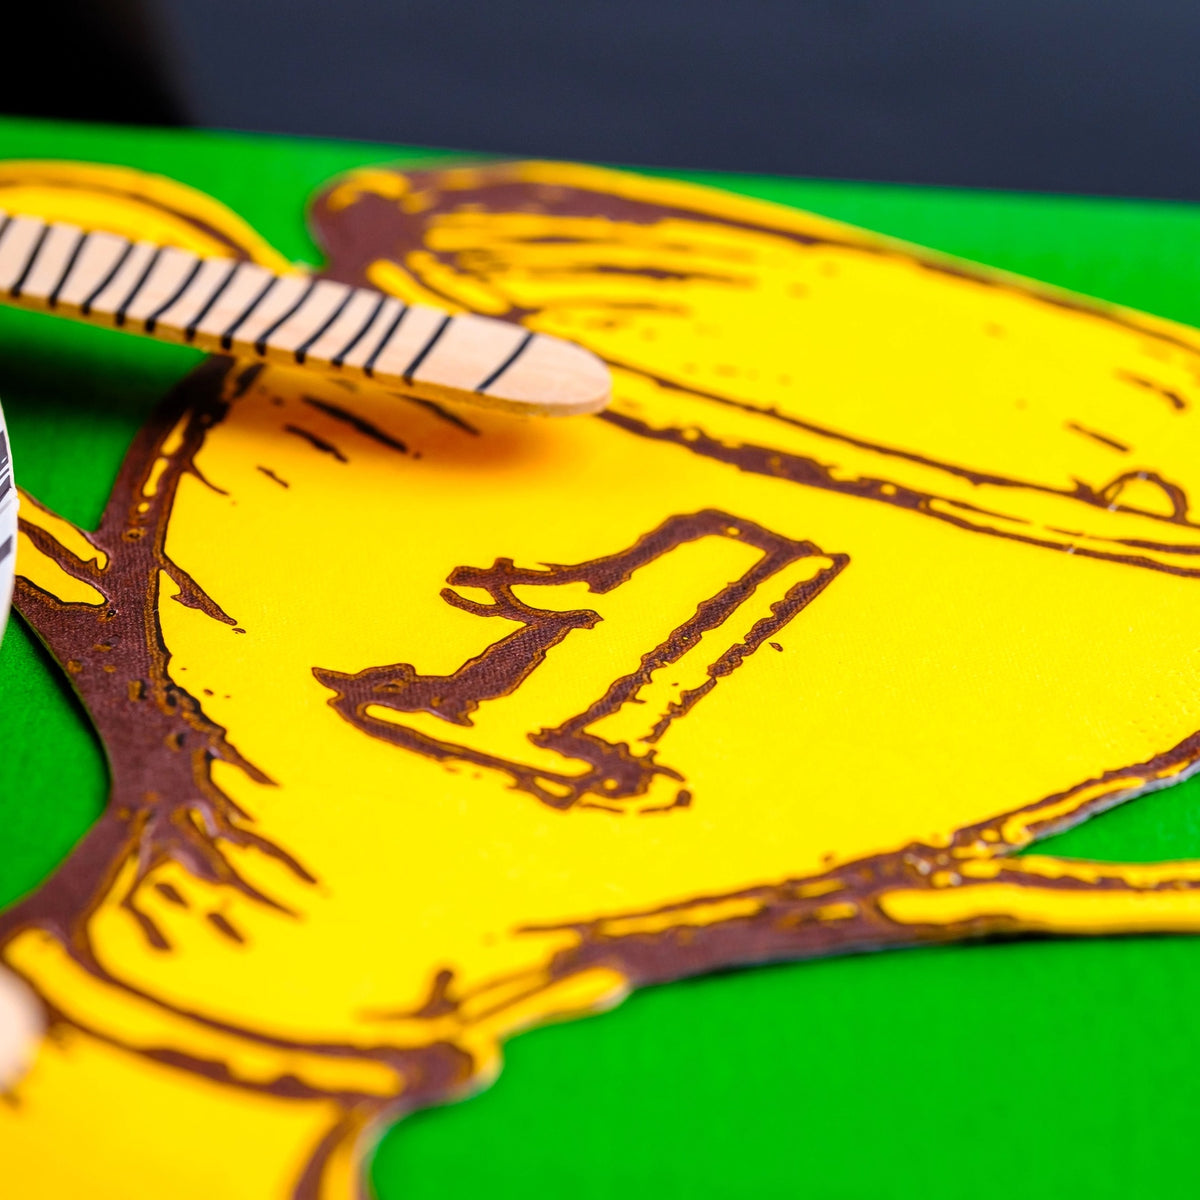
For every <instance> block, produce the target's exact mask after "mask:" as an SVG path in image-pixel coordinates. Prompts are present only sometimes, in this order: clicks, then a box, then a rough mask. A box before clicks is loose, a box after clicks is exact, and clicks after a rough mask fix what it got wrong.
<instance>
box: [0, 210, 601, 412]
mask: <svg viewBox="0 0 1200 1200" xmlns="http://www.w3.org/2000/svg"><path fill="white" fill-rule="evenodd" d="M0 302H2V303H10V304H17V305H19V306H20V307H22V308H30V309H39V310H42V311H47V310H49V311H53V312H56V313H61V314H62V315H63V316H70V317H77V318H80V319H82V320H85V321H91V322H93V323H95V324H99V325H111V326H117V327H119V328H122V329H127V330H129V331H130V332H132V333H141V334H148V335H150V336H151V337H156V338H160V339H162V340H164V341H171V342H184V343H187V344H190V345H194V346H197V347H198V348H200V349H202V350H211V351H215V352H218V353H222V354H236V355H239V356H244V357H257V358H263V359H268V360H270V361H272V362H280V363H287V364H293V365H299V366H304V367H307V368H311V369H314V370H318V371H323V372H326V373H334V374H344V375H346V376H348V377H351V378H368V379H372V380H374V381H375V383H376V384H378V385H379V386H381V387H384V388H389V387H390V388H403V389H405V390H406V391H409V392H411V393H412V394H413V395H416V396H421V397H424V398H426V399H432V400H458V401H467V402H470V403H472V404H482V405H486V406H488V407H492V408H503V409H508V410H510V411H514V412H520V413H533V414H542V415H548V416H553V415H570V414H573V413H590V412H598V411H599V410H600V409H602V408H603V407H604V406H605V405H606V404H607V403H608V399H609V395H610V391H611V379H610V377H609V373H608V368H607V367H606V366H605V365H604V364H603V363H602V362H601V361H600V359H598V358H597V357H596V356H595V355H594V354H591V353H590V352H589V351H587V350H584V349H583V348H582V347H580V346H576V345H574V344H573V343H571V342H567V341H563V340H562V339H560V338H555V337H549V336H547V335H545V334H540V333H531V332H529V331H528V330H526V329H522V328H521V327H520V326H518V325H509V324H507V323H506V322H504V321H496V320H492V319H491V318H488V317H477V316H473V315H470V314H468V315H462V316H454V315H451V314H450V313H447V312H443V311H441V310H440V309H436V308H431V307H428V306H427V305H423V304H405V303H403V302H402V301H400V300H397V299H396V298H395V297H393V296H386V295H384V294H383V293H382V292H377V291H375V290H373V289H371V288H356V287H349V286H348V285H347V284H344V283H333V282H332V281H330V280H318V279H314V278H312V277H311V276H307V275H276V274H274V273H273V272H271V271H268V270H267V269H266V268H265V267H260V266H258V265H256V264H254V263H249V262H240V261H235V260H233V259H228V258H201V257H199V256H198V255H195V254H192V253H190V252H189V251H187V250H180V249H178V248H176V247H173V246H156V245H154V244H153V243H151V242H131V241H129V240H128V239H126V238H122V237H116V236H114V235H113V234H109V233H102V232H94V233H85V232H84V231H83V230H82V229H79V228H78V227H76V226H74V225H65V224H61V223H59V222H54V223H50V224H48V223H47V222H45V221H42V220H39V219H37V218H36V217H22V216H9V215H8V214H5V213H0Z"/></svg>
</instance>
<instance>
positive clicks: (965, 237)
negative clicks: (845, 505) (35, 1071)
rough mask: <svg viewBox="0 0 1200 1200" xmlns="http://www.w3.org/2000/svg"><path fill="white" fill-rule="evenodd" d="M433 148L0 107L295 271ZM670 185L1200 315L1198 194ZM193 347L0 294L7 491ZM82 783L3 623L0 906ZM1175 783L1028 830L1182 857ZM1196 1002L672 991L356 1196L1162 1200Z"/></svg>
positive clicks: (875, 967)
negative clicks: (355, 172)
mask: <svg viewBox="0 0 1200 1200" xmlns="http://www.w3.org/2000/svg"><path fill="white" fill-rule="evenodd" d="M446 157H447V155H445V154H441V153H437V154H435V153H434V152H432V151H413V150H401V149H398V148H395V147H384V146H369V145H361V144H353V143H338V142H322V141H306V140H293V139H283V138H267V137H250V136H233V135H216V134H209V133H195V132H150V131H135V130H126V129H113V128H104V127H95V126H91V127H88V126H72V125H62V124H51V123H43V122H36V121H25V120H8V119H0V159H11V158H76V159H81V160H86V161H92V162H108V163H121V164H126V165H129V166H134V167H139V168H142V169H145V170H150V171H155V172H158V173H161V174H164V175H169V176H172V177H174V178H176V179H178V180H180V181H182V182H184V183H187V184H190V185H192V186H194V187H197V188H201V189H203V190H204V191H206V192H208V193H209V194H211V195H213V196H215V197H217V198H218V199H220V200H222V201H223V202H224V203H226V204H227V205H229V206H230V207H231V208H233V209H234V210H235V211H237V212H239V213H240V214H241V215H242V216H243V217H245V218H246V219H247V220H248V221H250V223H251V224H252V225H254V226H255V227H256V228H257V229H258V230H259V232H260V233H262V234H263V235H264V236H265V237H266V238H268V240H270V241H271V242H272V243H273V244H274V245H275V246H276V247H277V248H279V249H280V250H281V251H283V252H284V253H285V254H287V255H289V256H291V257H293V258H295V259H297V260H303V261H306V262H310V263H315V262H317V261H318V252H317V250H316V248H315V246H314V245H313V243H312V241H311V239H310V238H309V236H308V234H307V232H306V229H305V225H304V219H303V213H304V208H305V205H306V202H307V199H308V197H309V196H310V195H311V194H312V193H313V191H314V190H315V189H316V188H317V187H318V186H319V185H320V184H322V183H323V182H325V181H326V180H327V179H328V178H329V177H330V176H332V175H334V174H336V173H338V172H340V171H343V170H346V169H349V168H351V167H355V166H358V165H361V164H364V163H372V162H384V161H390V162H399V163H404V164H417V163H427V162H431V161H434V160H444V159H445V158H446ZM456 157H462V156H456ZM682 177H686V178H693V179H697V180H700V181H702V182H706V183H712V184H716V185H718V186H723V187H727V188H729V189H731V190H734V191H739V192H743V193H746V194H750V195H755V196H760V197H763V198H766V199H771V200H776V201H780V202H782V203H785V204H791V205H795V206H798V207H803V208H810V209H813V210H815V211H817V212H820V213H824V214H826V215H829V216H832V217H837V218H839V219H842V220H847V221H851V222H854V223H857V224H861V225H864V226H867V227H869V228H872V229H877V230H880V231H883V232H886V233H889V234H893V235H896V236H899V237H903V238H907V239H911V240H913V241H916V242H920V243H923V244H925V245H929V246H934V247H936V248H938V249H941V250H945V251H949V252H951V253H954V254H959V255H963V256H965V257H968V258H972V259H976V260H979V261H981V262H986V263H990V264H994V265H996V266H1000V267H1004V268H1007V269H1009V270H1013V271H1018V272H1021V273H1023V274H1027V275H1031V276H1035V277H1037V278H1040V279H1045V280H1049V281H1051V282H1053V283H1057V284H1060V285H1063V286H1066V287H1070V288H1074V289H1076V290H1079V291H1082V292H1087V293H1090V294H1092V295H1096V296H1101V297H1104V298H1106V299H1109V300H1116V301H1120V302H1122V303H1125V304H1131V305H1134V306H1137V307H1139V308H1143V309H1146V310H1148V311H1151V312H1154V313H1159V314H1162V315H1164V316H1168V317H1173V318H1176V319H1179V320H1183V321H1188V322H1191V323H1193V324H1198V325H1200V208H1194V207H1190V206H1187V205H1181V204H1169V203H1157V202H1146V201H1138V202H1133V201H1123V200H1101V199H1080V198H1069V197H1051V196H1035V195H1016V194H1003V193H983V192H966V191H952V190H944V189H931V188H906V187H895V186H876V185H864V184H842V183H828V182H817V181H809V180H784V179H766V178H748V177H739V176H726V175H722V176H717V175H711V174H705V175H700V174H693V175H690V176H682ZM198 357H199V356H198V355H197V354H196V353H195V352H194V351H191V350H188V349H184V348H181V347H172V346H160V345H155V344H153V343H150V342H146V341H140V340H137V339H133V338H128V337H126V336H124V335H122V334H119V333H115V332H111V331H105V330H98V329H90V328H85V327H78V326H74V325H71V324H69V323H66V322H62V321H58V320H55V319H53V318H48V317H43V316H38V315H30V314H25V313H20V312H16V311H13V310H8V309H0V401H2V402H3V405H4V409H5V413H6V415H7V418H8V421H9V425H10V430H11V436H12V445H13V455H14V465H15V469H16V475H17V479H18V481H19V482H20V483H21V485H22V486H23V487H25V488H26V489H28V490H29V491H31V492H32V493H33V494H34V495H36V496H37V497H38V498H39V499H40V500H42V501H43V502H44V503H46V504H48V505H49V506H51V507H52V508H54V509H56V510H57V511H59V512H61V513H63V514H64V515H65V516H67V517H70V518H71V519H73V520H75V521H77V522H80V523H82V524H84V525H85V526H90V525H91V524H92V523H94V522H95V520H96V519H97V517H98V516H99V513H100V511H101V509H102V507H103V504H104V500H105V498H106V496H107V494H108V490H109V488H110V486H111V484H112V481H113V478H114V476H115V474H116V470H117V467H118V464H119V461H120V458H121V455H122V453H123V451H124V449H125V446H126V445H127V444H128V441H129V439H130V438H131V436H132V435H133V433H134V431H135V429H136V428H137V426H138V425H139V423H140V422H141V421H142V420H143V419H144V417H145V415H146V414H147V413H148V412H149V410H150V408H151V407H152V406H153V404H154V402H155V401H156V399H157V398H158V397H160V396H161V395H162V394H163V393H164V392H165V391H166V390H167V388H168V387H169V386H170V385H171V384H172V383H173V382H174V381H175V380H177V379H178V378H179V377H180V376H182V375H183V374H184V373H185V372H186V371H187V370H188V369H189V368H190V367H191V366H192V365H193V364H194V363H195V362H196V361H198ZM980 719H981V720H982V719H984V717H983V716H982V714H981V718H980ZM996 769H997V770H1003V769H1004V768H1003V758H1002V756H1001V758H1000V759H999V760H998V762H997V768H996ZM878 786H879V787H881V788H883V787H886V786H887V780H886V779H882V778H881V779H879V780H878ZM105 787H106V779H105V765H104V760H103V754H102V751H101V750H100V748H99V746H98V745H97V743H96V741H95V739H94V737H93V736H92V735H91V733H90V730H89V729H88V727H87V724H86V720H85V718H84V716H83V713H82V710H81V709H80V707H79V705H78V704H77V702H76V701H75V700H74V698H73V696H72V694H71V692H70V689H69V688H68V687H67V686H66V685H65V683H64V681H63V679H62V678H61V676H60V674H59V673H58V671H57V670H56V669H55V668H54V667H53V666H52V664H51V663H50V661H49V659H48V657H47V656H46V655H45V653H44V652H43V651H42V650H41V649H40V648H39V647H38V646H37V644H36V643H35V642H34V640H33V639H32V638H31V636H30V635H29V633H28V632H27V630H26V629H25V628H24V627H23V626H22V625H21V624H20V622H19V621H16V620H14V621H13V622H12V623H11V624H10V626H9V629H8V631H7V633H6V635H5V638H4V641H3V644H2V646H0V904H6V903H10V902H11V901H12V900H14V899H15V898H17V897H18V896H20V895H21V894H23V893H24V892H26V891H27V890H29V889H30V888H32V887H34V886H36V885H37V883H38V882H39V880H41V879H43V878H44V877H45V876H46V875H47V874H48V873H49V872H50V871H51V870H53V868H54V867H55V866H56V865H57V863H58V862H59V861H61V859H62V858H63V856H64V855H65V854H66V853H67V852H68V850H69V849H70V847H71V846H72V844H73V843H74V842H75V841H76V840H77V839H78V838H79V837H80V836H81V835H82V833H83V832H84V831H85V830H86V828H87V827H88V824H89V823H90V822H91V821H92V820H93V819H94V818H95V816H96V815H97V814H98V812H99V811H100V808H101V806H102V804H103V800H104V793H105ZM1198 800H1200V778H1198V779H1196V780H1193V781H1192V782H1191V783H1185V784H1182V785H1179V786H1176V787H1173V788H1170V789H1167V790H1165V791H1162V792H1159V793H1157V794H1154V795H1151V796H1148V797H1145V798H1143V799H1141V800H1138V801H1136V802H1135V803H1133V804H1131V805H1127V806H1125V807H1124V808H1120V809H1117V810H1114V811H1113V812H1110V813H1108V814H1106V815H1105V816H1103V817H1100V818H1097V819H1096V820H1095V821H1093V822H1091V823H1089V824H1087V825H1086V826H1084V827H1082V828H1080V829H1077V830H1074V831H1073V832H1071V833H1069V834H1065V835H1061V836H1059V837H1057V838H1055V839H1052V840H1051V841H1047V842H1045V843H1042V847H1052V848H1053V851H1054V852H1056V853H1059V854H1067V855H1076V856H1080V857H1094V858H1104V859H1136V860H1152V859H1170V858H1185V857H1194V856H1200V804H1198V803H1197V801H1198ZM1198 1003H1200V939H1192V938H1178V937H1160V938H1127V939H1096V940H1092V941H1034V940H1029V941H1022V942H1013V943H1006V944H991V945H979V946H969V947H967V946H961V947H951V948H945V949H936V950H925V951H911V950H910V951H903V952H896V953H888V954H878V955H872V956H865V957H858V958H847V959H841V960H836V961H826V962H816V963H802V964H794V965H786V966H774V967H768V968H759V969H756V970H750V971H743V972H739V973H736V974H727V975H722V976H718V977H714V978H709V979H703V980H695V981H689V982H686V983H680V984H672V985H669V986H665V987H660V988H655V989H652V990H649V991H647V992H643V993H640V994H638V995H635V996H634V997H633V998H632V999H630V1000H629V1001H628V1002H627V1003H626V1004H625V1005H624V1006H623V1007H621V1008H620V1009H618V1010H616V1011H615V1012H612V1013H608V1014H606V1015H604V1016H602V1017H596V1018H592V1019H589V1020H585V1021H579V1022H575V1023H572V1024H566V1025H560V1026H556V1027H553V1028H549V1029H543V1030H538V1031H534V1032H531V1033H527V1034H523V1035H522V1036H520V1037H519V1038H517V1039H515V1040H514V1041H513V1042H512V1043H511V1044H510V1045H509V1047H508V1050H507V1067H506V1069H505V1071H504V1073H503V1074H502V1075H501V1077H500V1079H499V1081H498V1082H497V1083H496V1084H495V1085H494V1087H493V1088H492V1089H491V1090H490V1091H489V1092H488V1093H486V1094H485V1095H483V1096H480V1097H477V1098H475V1099H472V1100H471V1101H469V1102H467V1103H464V1104H459V1105H455V1106H453V1107H451V1108H447V1109H442V1110H438V1111H432V1112H426V1113H421V1114H418V1115H416V1116H414V1117H412V1118H410V1119H409V1120H407V1121H405V1122H403V1123H402V1124H400V1125H399V1126H397V1127H395V1128H394V1129H393V1130H392V1131H391V1132H390V1133H389V1134H388V1135H387V1136H386V1137H385V1139H384V1140H383V1142H382V1144H381V1146H380V1149H379V1151H378V1154H377V1155H376V1159H375V1164H374V1169H373V1180H374V1185H375V1188H376V1190H377V1192H378V1194H379V1196H380V1197H382V1200H426V1198H429V1200H432V1198H433V1197H447V1196H451V1197H457V1196H478V1195H485V1194H490V1195H492V1196H495V1197H509V1196H513V1197H515V1196H522V1197H527V1196H530V1195H534V1196H548V1197H554V1196H572V1197H577V1198H579V1200H586V1198H591V1197H596V1198H599V1197H610V1196H617V1195H621V1196H631V1195H632V1196H643V1195H644V1196H654V1197H659V1198H662V1200H670V1198H673V1197H684V1196H687V1197H689V1198H691V1200H709V1198H717V1197H744V1196H751V1195H764V1196H765V1195H815V1196H820V1197H822V1198H823V1200H858V1198H860V1197H861V1198H866V1197H872V1198H875V1197H885V1198H892V1200H905V1198H907V1197H917V1196H925V1195H928V1194H930V1193H932V1194H940V1193H945V1192H949V1193H951V1194H958V1193H960V1192H962V1193H967V1192H969V1194H971V1195H972V1196H973V1197H975V1200H992V1198H999V1197H1008V1196H1010V1194H1011V1193H1012V1192H1013V1191H1014V1190H1019V1192H1020V1195H1021V1197H1022V1200H1042V1198H1045V1200H1061V1198H1063V1197H1069V1196H1083V1195H1087V1196H1089V1197H1093V1198H1096V1200H1103V1198H1107V1197H1118V1196H1121V1197H1135V1198H1136V1197H1142V1196H1177V1195H1191V1194H1193V1193H1194V1191H1195V1190H1196V1185H1195V1183H1194V1180H1195V1177H1196V1174H1197V1158H1198V1157H1200V1155H1198V1152H1197V1150H1196V1148H1195V1147H1196V1145H1197V1143H1196V1140H1195V1131H1194V1127H1193V1120H1192V1117H1193V1113H1194V1112H1195V1111H1196V1110H1197V1107H1198V1106H1200V1021H1197V1020H1196V1018H1195V1015H1194V1014H1195V1012H1196V1009H1197V1005H1198ZM100 1117H101V1115H100V1114H98V1119H100ZM197 1135H198V1136H202V1131H197ZM64 1150H65V1151H69V1147H64ZM2 1191H3V1164H2V1163H0V1192H2Z"/></svg>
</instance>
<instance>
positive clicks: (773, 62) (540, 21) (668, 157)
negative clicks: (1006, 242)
mask: <svg viewBox="0 0 1200 1200" xmlns="http://www.w3.org/2000/svg"><path fill="white" fill-rule="evenodd" d="M25 11H26V12H29V9H25ZM31 16H32V19H33V21H34V23H35V25H41V26H42V30H41V31H40V35H39V32H38V31H36V30H35V32H34V36H32V37H29V38H26V37H24V36H22V38H21V39H20V47H21V48H19V47H18V43H17V39H16V38H14V37H12V36H11V35H10V38H9V39H8V41H7V49H8V54H7V55H6V58H7V59H8V60H9V67H10V69H9V71H8V74H7V75H6V76H5V78H4V79H2V80H0V109H3V110H5V111H8V112H24V113H31V114H37V115H47V116H64V117H75V118H83V119H94V120H118V121H135V122H140V123H147V124H170V123H190V124H197V125H204V126H217V127H225V128H232V129H252V130H268V131H278V132H288V133H304V134H323V135H330V136H335V137H343V138H360V139H369V140H373V141H390V142H406V143H416V144H422V145H439V146H450V147H456V148H465V149H474V150H485V151H497V152H502V153H513V154H525V155H530V154H531V155H547V156H555V157H570V158H584V159H597V160H601V161H609V162H619V163H631V164H657V165H661V166H677V167H713V168H725V169H734V170H742V171H764V172H780V173H787V174H799V175H817V176H830V177H836V178H855V179H877V180H900V181H911V182H921V183H940V184H951V185H968V186H976V187H1004V188H1021V189H1035V190H1053V191H1070V192H1093V193H1109V194H1123V195H1144V196H1161V197H1178V198H1186V199H1196V200H1200V154H1198V153H1197V140H1198V139H1197V127H1196V126H1197V116H1198V114H1200V0H1187V2H1183V0H1169V2H1168V0H1159V2H1151V3H1143V4H1134V3H1118V2H1116V0H892V2H890V3H884V2H878V0H510V2H508V3H505V2H503V0H492V2H490V3H489V2H482V0H390V2H389V0H338V2H332V0H65V2H61V3H55V4H51V3H44V4H43V7H42V9H41V10H39V11H36V12H33V13H32V14H31ZM26 48H27V50H28V52H26Z"/></svg>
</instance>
